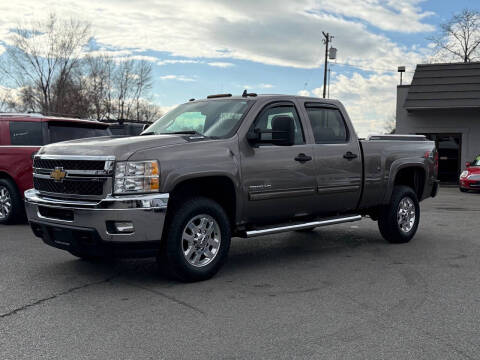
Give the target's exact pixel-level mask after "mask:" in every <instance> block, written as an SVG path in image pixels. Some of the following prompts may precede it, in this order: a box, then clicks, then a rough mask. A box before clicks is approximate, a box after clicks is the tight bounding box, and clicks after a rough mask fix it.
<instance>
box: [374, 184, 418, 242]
mask: <svg viewBox="0 0 480 360" xmlns="http://www.w3.org/2000/svg"><path fill="white" fill-rule="evenodd" d="M381 210H382V211H381V212H380V216H379V218H378V228H379V230H380V233H381V234H382V236H383V238H384V239H385V240H387V241H388V242H390V243H394V244H402V243H407V242H409V241H410V240H411V239H412V238H413V237H414V236H415V233H416V232H417V229H418V224H419V222H420V205H419V203H418V198H417V195H416V194H415V192H414V191H413V190H412V189H411V188H410V187H408V186H395V187H394V189H393V193H392V198H391V200H390V204H388V205H386V206H384V207H383V209H381ZM412 210H413V211H414V213H413V216H414V217H413V221H412V212H411V211H412ZM400 211H401V212H402V214H400ZM399 216H400V217H401V219H398V217H399Z"/></svg>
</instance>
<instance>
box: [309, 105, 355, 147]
mask: <svg viewBox="0 0 480 360" xmlns="http://www.w3.org/2000/svg"><path fill="white" fill-rule="evenodd" d="M306 110H307V113H308V118H309V119H310V124H311V125H312V130H313V135H314V137H315V143H317V144H332V143H333V144H335V143H344V142H347V141H348V131H347V127H346V126H345V121H344V120H343V116H342V114H341V113H340V111H339V110H337V109H329V108H321V107H307V108H306Z"/></svg>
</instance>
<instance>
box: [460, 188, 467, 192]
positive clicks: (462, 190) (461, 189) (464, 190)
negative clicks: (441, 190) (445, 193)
mask: <svg viewBox="0 0 480 360" xmlns="http://www.w3.org/2000/svg"><path fill="white" fill-rule="evenodd" d="M459 189H460V191H461V192H467V191H468V190H467V189H464V188H459Z"/></svg>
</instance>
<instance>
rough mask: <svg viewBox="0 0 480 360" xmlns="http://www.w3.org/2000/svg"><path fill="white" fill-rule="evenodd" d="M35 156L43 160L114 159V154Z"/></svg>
mask: <svg viewBox="0 0 480 360" xmlns="http://www.w3.org/2000/svg"><path fill="white" fill-rule="evenodd" d="M35 157H36V158H37V157H38V158H40V159H45V160H104V161H108V160H110V161H115V156H91V155H48V154H39V155H35Z"/></svg>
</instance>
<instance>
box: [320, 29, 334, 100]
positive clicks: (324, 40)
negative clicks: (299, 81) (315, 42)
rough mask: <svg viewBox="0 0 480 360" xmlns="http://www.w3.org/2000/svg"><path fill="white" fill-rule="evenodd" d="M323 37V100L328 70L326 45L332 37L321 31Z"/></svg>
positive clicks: (325, 92)
mask: <svg viewBox="0 0 480 360" xmlns="http://www.w3.org/2000/svg"><path fill="white" fill-rule="evenodd" d="M322 34H323V36H324V37H325V39H323V43H324V44H325V68H324V69H323V98H325V96H326V94H327V68H328V44H329V43H330V41H332V38H333V36H331V35H330V34H329V33H325V32H324V31H322Z"/></svg>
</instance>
